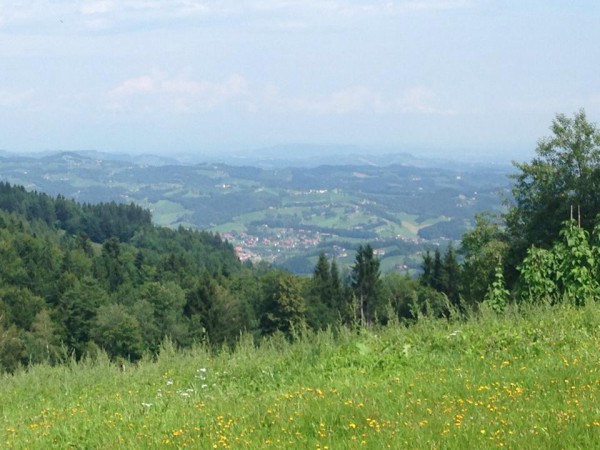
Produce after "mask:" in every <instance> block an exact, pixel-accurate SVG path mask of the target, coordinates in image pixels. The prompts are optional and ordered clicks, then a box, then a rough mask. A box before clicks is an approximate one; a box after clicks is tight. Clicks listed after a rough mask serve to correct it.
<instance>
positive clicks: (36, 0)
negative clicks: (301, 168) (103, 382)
mask: <svg viewBox="0 0 600 450" xmlns="http://www.w3.org/2000/svg"><path fill="white" fill-rule="evenodd" d="M599 25H600V2H598V1H597V0H573V1H562V0H539V1H538V0H520V1H517V0H497V1H492V0H382V1H376V0H346V1H341V0H70V1H67V0H0V149H1V150H6V151H11V152H17V153H19V152H40V151H48V150H66V151H68V150H90V149H94V150H99V151H108V152H127V153H133V154H135V153H154V154H161V155H175V154H184V153H191V154H195V155H202V154H221V153H222V154H224V153H227V152H238V153H240V152H251V151H252V150H253V149H256V148H263V147H271V146H280V145H289V144H299V143H302V144H316V145H322V146H324V147H323V148H327V146H332V147H335V146H358V147H361V148H364V149H370V150H373V151H375V150H381V151H398V152H405V151H408V152H411V153H417V154H418V153H419V152H423V153H427V152H433V153H437V154H440V155H446V156H448V157H452V156H453V155H474V156H486V155H498V156H500V157H506V158H514V157H515V155H522V154H524V153H527V152H530V153H531V154H533V151H534V150H535V147H536V143H537V141H538V140H539V139H540V138H542V137H544V136H547V135H548V134H549V133H550V131H549V127H550V125H551V122H552V119H553V118H554V117H555V115H556V114H558V113H564V114H567V115H572V114H574V113H575V112H576V111H578V110H579V109H581V108H584V109H585V111H586V113H587V115H588V118H589V119H590V121H592V122H596V123H598V122H599V121H600V76H599V73H600V45H599V43H600V26H599Z"/></svg>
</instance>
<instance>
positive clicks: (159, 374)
mask: <svg viewBox="0 0 600 450" xmlns="http://www.w3.org/2000/svg"><path fill="white" fill-rule="evenodd" d="M599 394H600V305H599V304H592V305H587V306H586V307H583V308H578V309H577V308H573V307H569V306H558V307H536V308H533V307H532V308H520V309H519V310H517V309H516V308H514V309H511V310H509V311H508V312H507V313H506V314H505V315H502V316H497V315H494V314H492V313H491V312H486V311H485V310H484V311H483V312H482V313H480V314H478V315H477V316H474V317H472V318H470V319H468V320H449V321H448V320H436V319H430V318H423V319H421V320H420V321H419V322H418V323H417V324H415V325H412V326H410V327H405V326H403V325H401V324H394V325H391V326H388V327H386V328H381V329H368V330H362V331H360V332H356V331H349V330H342V331H340V332H337V333H332V332H322V333H318V334H309V335H306V336H300V337H299V338H298V339H297V340H296V341H295V342H293V343H289V342H287V341H286V340H285V339H283V338H282V337H278V336H275V337H272V338H269V339H266V340H264V341H261V342H260V343H258V344H256V343H255V342H254V341H253V340H252V339H251V338H250V337H242V338H241V339H240V342H239V343H238V345H237V347H236V348H235V349H234V350H231V351H222V352H220V353H214V352H211V351H210V350H208V349H206V348H204V347H198V348H196V349H194V350H192V351H186V352H179V351H176V350H174V349H173V348H172V347H171V346H169V345H165V346H164V347H163V349H162V351H161V353H160V355H159V356H158V357H157V358H155V359H153V360H151V359H147V360H142V362H140V363H138V364H136V365H125V367H124V369H121V368H120V367H119V366H118V365H117V364H114V363H112V362H110V361H109V360H108V359H107V358H106V357H105V356H103V355H100V356H99V357H98V358H96V359H95V360H85V361H80V362H75V361H73V362H71V363H70V364H66V365H63V366H58V367H50V366H35V367H32V368H30V369H28V370H25V369H23V370H21V371H19V372H17V373H15V374H13V375H3V376H2V377H1V382H0V448H7V449H12V448H15V449H25V448H29V449H48V448H77V449H79V448H89V449H107V448H113V449H116V448H119V449H121V448H129V449H138V448H200V449H213V448H215V449H220V448H234V449H235V448H252V449H263V448H276V449H279V448H291V449H310V448H312V449H326V448H328V449H362V448H365V449H383V448H394V449H398V448H415V449H430V448H444V449H447V448H456V449H464V448H519V449H523V448H527V449H532V448H544V449H555V448H556V449H559V448H566V449H577V448H580V449H593V448H600V395H599Z"/></svg>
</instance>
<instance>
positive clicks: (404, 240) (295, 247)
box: [0, 152, 510, 274]
mask: <svg viewBox="0 0 600 450" xmlns="http://www.w3.org/2000/svg"><path fill="white" fill-rule="evenodd" d="M340 161H341V165H332V164H323V165H318V166H309V165H296V166H293V165H292V164H294V162H291V163H290V166H286V165H285V164H283V163H279V164H264V161H262V162H261V161H259V160H257V162H256V165H255V166H248V165H245V166H244V165H234V164H224V163H217V162H205V163H178V162H174V160H172V159H161V158H160V157H154V158H149V157H139V158H137V160H136V158H135V157H133V156H128V157H125V156H124V155H108V154H99V153H97V152H80V153H77V152H68V153H55V154H49V155H44V156H40V157H22V156H19V157H17V156H11V155H8V154H4V155H3V156H2V157H0V179H1V180H2V181H8V182H10V183H13V184H20V185H23V186H25V187H26V188H27V189H28V190H35V191H39V192H45V193H48V194H50V195H63V196H65V197H67V198H73V199H75V200H76V201H78V202H81V203H94V202H100V201H102V202H110V201H115V202H117V203H131V202H133V203H135V204H137V205H140V206H142V207H144V208H147V209H149V210H150V211H151V212H152V217H153V221H154V223H155V224H157V225H160V226H167V227H179V226H183V227H191V228H196V229H204V230H210V231H215V232H218V233H219V234H221V235H222V236H223V237H224V238H225V239H227V240H228V241H229V242H231V243H232V244H233V245H234V246H235V248H236V251H237V253H238V255H239V257H240V258H241V259H242V260H243V261H246V260H250V261H252V262H254V263H256V262H259V261H266V262H268V263H273V264H275V265H277V266H280V267H283V268H286V269H288V270H290V271H291V272H293V273H297V274H308V273H311V272H312V270H313V268H314V264H315V262H316V260H317V258H318V255H319V253H320V252H325V253H326V254H327V255H328V256H329V257H335V258H336V259H337V260H338V261H339V263H340V267H342V268H343V267H348V266H349V265H351V264H352V262H353V257H354V249H355V248H356V247H357V246H358V245H359V244H360V243H363V242H370V243H371V244H372V245H373V247H374V249H375V251H376V253H377V255H378V256H379V258H380V260H381V264H382V271H384V272H390V271H399V272H409V273H415V272H417V271H418V270H419V267H420V264H421V260H422V256H421V252H422V251H423V250H424V249H430V248H434V247H436V246H446V245H448V243H449V242H453V241H458V240H460V237H461V235H462V233H464V232H465V231H466V230H468V229H469V227H470V226H471V225H472V223H473V218H474V216H475V214H477V213H479V212H482V211H491V212H499V211H501V210H502V198H503V197H506V196H507V195H508V192H509V191H508V184H509V179H508V177H507V173H508V172H509V171H510V167H509V166H498V165H492V164H468V163H462V164H461V163H453V164H451V165H448V164H444V162H442V161H423V160H418V159H416V158H413V157H411V156H410V155H404V154H398V155H394V156H393V157H389V158H380V159H379V160H378V161H377V162H376V163H374V162H372V161H368V160H365V158H361V157H354V158H352V157H349V156H347V157H345V158H343V159H340ZM385 161H388V162H390V164H389V165H385V163H384V162H385Z"/></svg>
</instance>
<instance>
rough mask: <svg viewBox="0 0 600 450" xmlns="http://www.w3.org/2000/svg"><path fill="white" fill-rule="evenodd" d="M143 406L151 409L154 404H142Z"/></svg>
mask: <svg viewBox="0 0 600 450" xmlns="http://www.w3.org/2000/svg"><path fill="white" fill-rule="evenodd" d="M142 406H143V407H144V408H150V407H151V406H152V403H142Z"/></svg>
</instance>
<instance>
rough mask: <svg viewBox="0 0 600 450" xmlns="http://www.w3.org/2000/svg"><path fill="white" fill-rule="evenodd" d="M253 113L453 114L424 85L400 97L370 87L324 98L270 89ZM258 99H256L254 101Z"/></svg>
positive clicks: (412, 88)
mask: <svg viewBox="0 0 600 450" xmlns="http://www.w3.org/2000/svg"><path fill="white" fill-rule="evenodd" d="M257 98H259V101H258V102H257V103H254V104H253V110H257V111H258V110H269V109H271V110H274V111H277V112H300V113H311V114H335V115H344V114H354V113H357V114H381V115H384V114H399V113H401V114H433V115H442V114H443V115H448V114H454V112H453V110H451V109H448V108H444V107H442V106H441V102H440V101H439V99H438V97H437V95H436V94H435V92H434V91H433V90H431V89H429V88H426V87H424V86H414V87H411V88H409V89H406V90H405V91H404V93H402V94H401V95H399V96H398V95H393V94H392V95H390V94H389V93H383V92H378V91H376V90H374V89H372V88H370V87H367V86H352V87H349V88H346V89H341V90H338V91H335V92H333V93H331V94H329V95H325V96H322V97H287V96H285V95H282V94H281V92H280V90H279V89H277V88H276V87H274V86H269V87H267V88H266V89H265V90H264V91H263V93H262V95H261V96H257ZM255 100H256V99H255Z"/></svg>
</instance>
